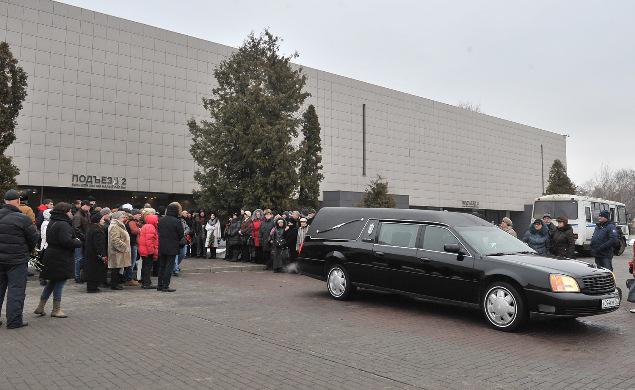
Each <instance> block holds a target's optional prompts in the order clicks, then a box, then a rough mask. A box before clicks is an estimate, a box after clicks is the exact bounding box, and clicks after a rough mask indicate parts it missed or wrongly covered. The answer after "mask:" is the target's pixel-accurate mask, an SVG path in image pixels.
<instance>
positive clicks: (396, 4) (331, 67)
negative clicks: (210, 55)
mask: <svg viewBox="0 0 635 390" xmlns="http://www.w3.org/2000/svg"><path fill="white" fill-rule="evenodd" d="M63 2H64V3H68V4H73V5H77V6H80V7H84V8H88V9H92V10H95V11H100V12H104V13H107V14H111V15H115V16H119V17H122V18H126V19H130V20H134V21H137V22H142V23H146V24H149V25H153V26H157V27H161V28H166V29H168V30H172V31H176V32H180V33H183V34H187V35H193V36H196V37H200V38H203V39H206V40H210V41H213V42H218V43H223V44H226V45H230V46H234V47H237V46H239V45H240V44H241V43H242V41H243V40H244V38H245V37H246V36H247V34H248V33H249V32H251V31H255V32H260V31H262V30H263V29H264V28H265V27H269V28H270V29H271V31H272V32H273V33H274V34H276V35H279V36H281V37H282V38H283V39H284V42H283V45H282V49H283V51H284V52H285V53H291V52H293V51H298V53H299V54H300V58H299V59H298V60H297V61H296V62H298V63H300V64H303V65H306V66H310V67H314V68H317V69H320V70H325V71H329V72H333V73H336V74H340V75H343V76H348V77H352V78H355V79H358V80H363V81H367V82H370V83H374V84H378V85H381V86H385V87H388V88H392V89H396V90H399V91H404V92H409V93H412V94H415V95H418V96H422V97H426V98H430V99H434V100H438V101H442V102H446V103H450V104H458V103H459V102H470V103H474V104H479V105H480V107H481V110H482V111H483V112H484V113H486V114H490V115H494V116H497V117H501V118H505V119H509V120H512V121H515V122H520V123H524V124H528V125H532V126H536V127H540V128H543V129H545V130H551V131H555V132H558V133H561V134H568V135H569V136H570V137H569V138H568V142H567V159H568V168H569V175H570V176H571V178H572V179H573V180H574V181H575V182H576V183H577V184H582V182H584V181H586V180H588V179H590V178H591V177H592V176H593V175H594V174H595V173H596V172H597V171H598V170H599V168H600V165H601V164H608V165H610V166H611V167H612V168H633V167H635V148H634V147H633V144H634V143H635V125H634V124H635V43H634V40H633V37H635V23H633V18H634V17H635V1H630V0H612V1H587V0H559V1H548V0H531V1H510V0H462V1H458V0H457V1H443V0H434V1H432V0H426V1H423V0H422V1H416V0H411V1H406V0H385V1H378V0H357V1H344V0H315V1H304V0H296V1H283V0H278V1H264V0H260V1H255V0H232V1H227V0H225V1H212V0H207V1H206V0H180V1H175V0H152V1H150V0H144V1H140V0H64V1H63ZM520 147H522V145H519V148H520ZM501 152H502V153H501V158H502V159H504V158H505V153H513V152H514V151H513V150H507V151H501ZM538 163H539V162H537V164H538Z"/></svg>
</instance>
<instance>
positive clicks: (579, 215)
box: [532, 195, 630, 256]
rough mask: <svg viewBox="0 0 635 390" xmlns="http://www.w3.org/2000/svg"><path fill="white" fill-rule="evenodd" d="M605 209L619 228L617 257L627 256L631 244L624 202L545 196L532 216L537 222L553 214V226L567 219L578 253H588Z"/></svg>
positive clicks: (535, 203)
mask: <svg viewBox="0 0 635 390" xmlns="http://www.w3.org/2000/svg"><path fill="white" fill-rule="evenodd" d="M603 210H608V211H609V212H610V213H611V220H612V221H613V222H614V223H615V226H616V227H617V228H618V234H619V236H620V237H619V240H620V246H619V248H616V249H615V254H616V255H617V256H619V255H621V254H622V253H624V250H625V249H626V246H627V245H628V243H629V242H630V237H629V229H628V216H627V213H626V206H625V205H624V203H619V202H613V201H610V200H606V199H599V198H591V197H588V196H578V195H545V196H541V197H540V198H536V200H535V201H534V210H533V214H532V215H533V217H534V219H542V216H543V215H544V214H551V217H552V218H553V221H554V222H553V223H555V220H556V218H557V217H560V216H564V217H567V218H568V219H569V224H570V225H571V227H573V233H574V235H575V238H576V241H575V246H576V250H577V251H579V252H582V253H585V252H589V250H590V245H591V237H593V231H594V230H595V224H596V223H597V221H598V216H599V215H600V211H603Z"/></svg>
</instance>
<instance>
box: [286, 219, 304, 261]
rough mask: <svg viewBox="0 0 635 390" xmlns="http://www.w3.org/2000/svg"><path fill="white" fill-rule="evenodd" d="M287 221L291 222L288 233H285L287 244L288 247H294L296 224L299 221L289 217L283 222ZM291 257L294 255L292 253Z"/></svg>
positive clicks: (295, 242) (296, 234)
mask: <svg viewBox="0 0 635 390" xmlns="http://www.w3.org/2000/svg"><path fill="white" fill-rule="evenodd" d="M289 222H291V223H292V225H291V226H289V234H287V244H288V245H289V248H295V245H296V244H297V243H298V225H299V224H300V221H297V220H295V219H293V218H289V220H288V221H287V222H285V224H287V223H289ZM291 257H294V254H292V255H291Z"/></svg>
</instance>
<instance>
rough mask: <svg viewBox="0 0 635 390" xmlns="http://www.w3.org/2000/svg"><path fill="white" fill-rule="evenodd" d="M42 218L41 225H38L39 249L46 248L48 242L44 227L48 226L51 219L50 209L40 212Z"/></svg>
mask: <svg viewBox="0 0 635 390" xmlns="http://www.w3.org/2000/svg"><path fill="white" fill-rule="evenodd" d="M42 218H44V221H42V226H40V250H41V251H43V250H44V249H46V247H47V245H48V243H47V242H46V229H47V228H48V226H49V223H50V221H51V211H50V210H46V211H44V213H42Z"/></svg>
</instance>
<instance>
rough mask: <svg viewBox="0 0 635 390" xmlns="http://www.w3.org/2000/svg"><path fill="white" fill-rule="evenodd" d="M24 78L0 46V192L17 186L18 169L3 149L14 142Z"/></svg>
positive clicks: (24, 92)
mask: <svg viewBox="0 0 635 390" xmlns="http://www.w3.org/2000/svg"><path fill="white" fill-rule="evenodd" d="M26 79H27V75H26V73H25V72H24V70H22V68H21V67H19V66H18V61H17V60H16V59H15V58H14V57H13V54H12V53H11V50H10V49H9V45H8V44H7V43H6V42H1V43H0V152H1V153H2V155H1V156H0V193H2V194H4V192H5V191H7V190H8V189H10V188H14V187H16V186H17V183H16V181H15V178H16V176H18V174H19V173H20V170H19V169H18V168H17V167H16V166H15V165H13V163H12V162H11V157H8V156H7V155H6V153H5V152H6V150H7V148H8V147H9V146H10V145H11V144H12V143H13V141H15V125H16V124H17V117H18V114H19V112H20V110H21V109H22V102H23V101H24V99H25V98H26Z"/></svg>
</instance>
